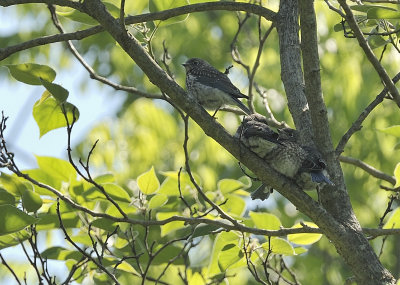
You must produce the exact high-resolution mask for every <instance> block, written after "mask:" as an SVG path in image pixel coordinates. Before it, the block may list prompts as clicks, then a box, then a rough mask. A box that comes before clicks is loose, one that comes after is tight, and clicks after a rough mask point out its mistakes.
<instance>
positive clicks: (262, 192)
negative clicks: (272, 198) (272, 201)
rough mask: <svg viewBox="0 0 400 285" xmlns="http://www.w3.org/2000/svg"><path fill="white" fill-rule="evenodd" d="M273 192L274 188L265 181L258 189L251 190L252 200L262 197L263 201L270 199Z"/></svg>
mask: <svg viewBox="0 0 400 285" xmlns="http://www.w3.org/2000/svg"><path fill="white" fill-rule="evenodd" d="M271 193H272V188H271V187H269V186H267V185H265V184H264V183H263V184H261V185H260V187H258V188H257V189H256V190H254V191H253V192H251V194H250V197H251V199H252V200H256V199H260V200H261V201H264V200H266V199H268V197H269V195H270V194H271Z"/></svg>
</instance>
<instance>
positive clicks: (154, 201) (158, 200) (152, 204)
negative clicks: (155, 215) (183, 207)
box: [149, 194, 168, 210]
mask: <svg viewBox="0 0 400 285" xmlns="http://www.w3.org/2000/svg"><path fill="white" fill-rule="evenodd" d="M167 202H168V196H167V195H165V194H156V195H154V196H153V197H152V198H151V199H150V201H149V209H150V210H151V209H157V208H159V207H162V206H164V205H165V204H166V203H167Z"/></svg>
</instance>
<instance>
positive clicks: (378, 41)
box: [367, 35, 390, 49]
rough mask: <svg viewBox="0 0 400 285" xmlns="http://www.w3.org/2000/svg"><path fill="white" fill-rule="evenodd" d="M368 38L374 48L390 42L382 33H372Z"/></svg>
mask: <svg viewBox="0 0 400 285" xmlns="http://www.w3.org/2000/svg"><path fill="white" fill-rule="evenodd" d="M367 40H368V43H369V45H370V46H371V48H372V49H375V48H378V47H381V46H384V45H386V44H388V43H389V42H390V40H385V38H384V37H382V36H380V35H371V36H369V37H368V38H367Z"/></svg>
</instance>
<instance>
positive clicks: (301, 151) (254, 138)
mask: <svg viewBox="0 0 400 285" xmlns="http://www.w3.org/2000/svg"><path fill="white" fill-rule="evenodd" d="M235 137H237V138H239V140H240V141H242V142H243V143H244V144H245V145H246V146H247V147H248V148H249V149H250V150H251V151H253V152H254V153H255V154H257V155H258V156H259V157H261V158H263V159H264V160H266V161H267V162H268V163H269V165H270V166H271V167H272V168H274V169H275V170H276V171H278V172H280V173H281V174H283V175H285V176H287V177H290V178H292V179H294V180H295V181H296V183H297V184H298V185H299V186H300V187H301V188H302V189H304V190H309V189H313V188H316V186H317V185H318V184H320V183H326V184H330V185H333V182H332V181H330V180H329V178H328V177H327V172H326V170H325V168H326V163H325V161H324V160H323V159H322V156H321V154H320V153H319V152H318V151H317V150H316V149H315V148H313V147H310V146H302V145H301V144H300V136H299V133H298V131H297V130H294V129H290V128H283V129H279V130H278V132H275V131H274V130H273V129H271V128H270V127H269V126H268V124H267V120H266V119H265V117H263V116H262V115H259V114H252V115H250V116H246V117H245V118H244V120H243V122H242V124H241V125H240V126H239V128H238V130H237V131H236V134H235ZM271 192H272V188H271V187H269V186H268V185H265V184H262V185H261V186H260V187H258V188H257V189H256V190H255V191H253V192H252V193H251V197H252V199H253V200H254V199H261V200H265V199H267V198H268V197H269V195H270V193H271Z"/></svg>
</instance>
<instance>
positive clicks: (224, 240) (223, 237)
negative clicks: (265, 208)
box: [208, 232, 239, 275]
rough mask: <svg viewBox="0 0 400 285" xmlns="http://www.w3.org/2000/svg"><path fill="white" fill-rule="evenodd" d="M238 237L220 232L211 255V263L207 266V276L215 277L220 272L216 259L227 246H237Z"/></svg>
mask: <svg viewBox="0 0 400 285" xmlns="http://www.w3.org/2000/svg"><path fill="white" fill-rule="evenodd" d="M238 242H239V236H238V235H237V234H236V233H234V232H222V233H220V234H218V235H217V237H216V238H215V241H214V246H213V250H212V254H211V261H210V264H209V266H208V274H209V275H215V274H218V273H220V272H221V269H220V267H219V266H218V259H219V256H220V253H221V251H222V249H223V248H224V247H225V246H227V245H228V244H238Z"/></svg>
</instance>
